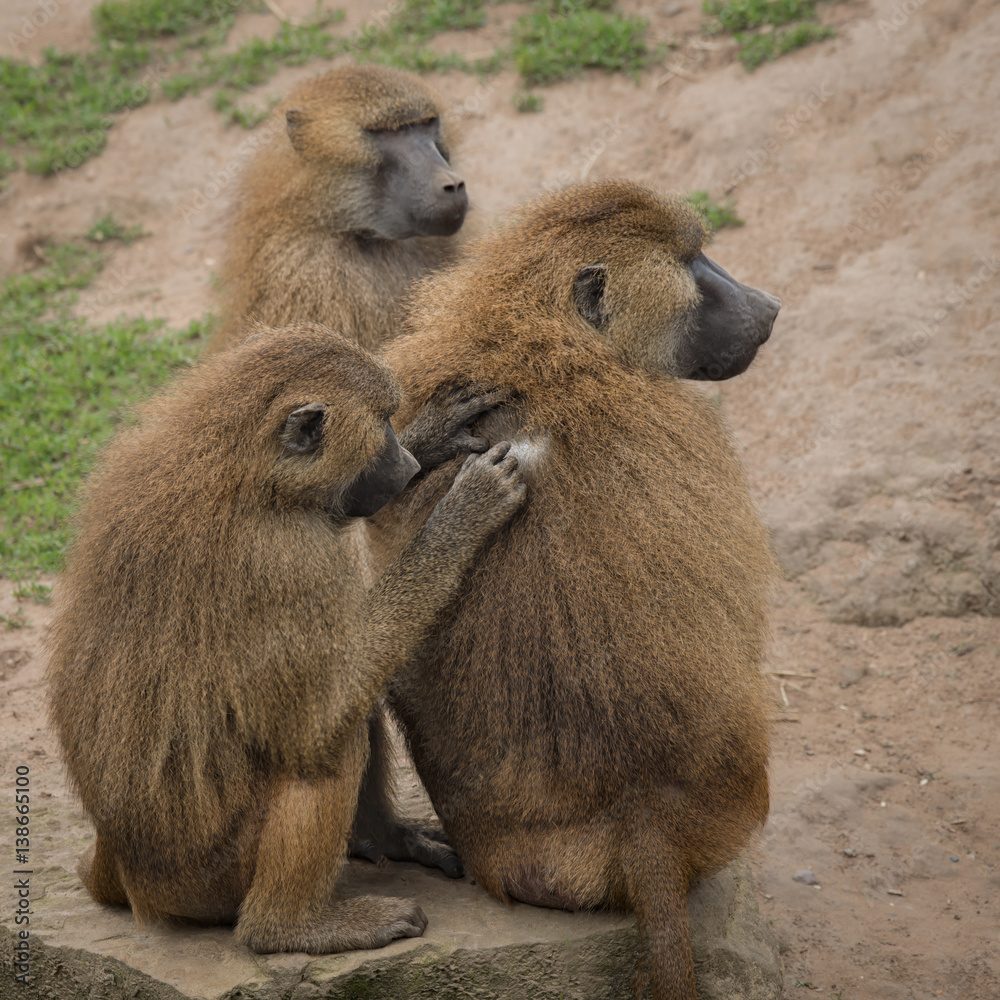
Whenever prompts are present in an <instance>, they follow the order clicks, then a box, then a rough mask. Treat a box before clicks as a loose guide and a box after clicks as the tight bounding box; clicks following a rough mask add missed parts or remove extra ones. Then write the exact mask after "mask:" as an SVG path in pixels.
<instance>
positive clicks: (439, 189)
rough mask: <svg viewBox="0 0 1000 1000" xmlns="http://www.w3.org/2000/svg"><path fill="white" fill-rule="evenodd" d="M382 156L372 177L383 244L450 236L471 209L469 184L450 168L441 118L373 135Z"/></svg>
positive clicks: (379, 232) (374, 221)
mask: <svg viewBox="0 0 1000 1000" xmlns="http://www.w3.org/2000/svg"><path fill="white" fill-rule="evenodd" d="M368 136H369V138H370V141H371V142H372V143H373V144H374V146H375V147H376V149H377V150H378V153H379V165H378V167H377V169H376V173H375V177H374V181H373V184H374V187H375V195H376V197H375V205H376V213H375V218H374V220H373V223H374V229H375V231H376V233H377V234H378V235H379V236H381V237H383V238H384V239H392V240H404V239H408V238H409V237H411V236H451V235H453V234H454V233H457V232H458V230H459V229H461V228H462V223H463V222H464V221H465V213H466V211H467V210H468V207H469V196H468V194H467V193H466V190H465V181H464V180H462V178H461V177H460V176H459V175H458V174H457V173H456V172H455V171H454V170H452V168H451V164H450V163H449V162H448V149H447V147H446V146H445V144H444V142H443V140H442V137H441V122H440V119H438V118H431V119H429V120H426V121H419V122H412V123H409V124H406V125H401V126H400V127H399V128H396V129H384V130H380V131H373V132H369V133H368Z"/></svg>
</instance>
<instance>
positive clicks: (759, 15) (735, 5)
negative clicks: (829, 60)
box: [702, 0, 836, 70]
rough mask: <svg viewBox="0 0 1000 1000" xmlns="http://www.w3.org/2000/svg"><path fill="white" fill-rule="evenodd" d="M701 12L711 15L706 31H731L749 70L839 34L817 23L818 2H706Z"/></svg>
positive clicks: (801, 0) (747, 0)
mask: <svg viewBox="0 0 1000 1000" xmlns="http://www.w3.org/2000/svg"><path fill="white" fill-rule="evenodd" d="M702 9H703V10H704V11H705V13H706V14H710V15H712V20H711V21H709V22H708V23H707V24H706V25H705V31H707V32H708V33H709V34H719V33H720V32H723V31H731V32H732V33H733V37H734V38H735V39H736V41H737V42H738V43H739V51H740V62H742V63H743V65H744V66H746V68H747V69H750V70H752V69H756V68H757V67H758V66H759V65H760V64H761V63H762V62H767V61H770V60H772V59H777V58H778V56H781V55H784V54H785V53H786V52H792V51H794V50H795V49H800V48H802V46H804V45H810V44H812V43H813V42H819V41H822V40H823V39H824V38H832V37H833V36H834V35H836V32H835V31H834V30H833V28H829V27H827V26H826V25H825V24H820V23H819V21H817V20H816V0H704V3H703V4H702Z"/></svg>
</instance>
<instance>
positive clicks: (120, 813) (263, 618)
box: [49, 325, 524, 952]
mask: <svg viewBox="0 0 1000 1000" xmlns="http://www.w3.org/2000/svg"><path fill="white" fill-rule="evenodd" d="M264 332H265V333H266V335H265V336H262V337H257V338H251V339H250V340H249V341H247V342H246V343H244V344H242V345H241V346H240V347H237V348H235V349H233V350H232V351H229V352H226V353H224V354H219V355H216V356H214V357H212V358H210V359H209V360H208V361H207V362H206V363H204V364H203V365H201V366H199V367H197V368H196V369H194V370H192V371H191V372H189V373H187V374H185V375H183V376H181V377H180V378H178V379H177V380H176V382H175V383H174V384H173V385H172V386H171V387H170V388H169V389H168V390H165V391H164V392H163V393H161V394H160V395H159V396H157V397H156V398H155V399H154V400H153V401H152V402H151V403H150V404H149V405H148V406H147V407H146V408H145V410H144V411H143V413H142V417H141V421H140V423H139V424H138V425H137V426H136V427H134V428H133V429H131V430H129V431H127V432H126V433H124V434H123V435H122V436H121V437H120V438H119V439H118V440H117V441H116V442H114V443H113V444H112V445H111V446H110V447H109V449H108V450H107V452H106V454H105V455H104V458H103V462H102V464H101V466H100V468H99V470H98V471H97V472H96V473H95V475H94V476H93V478H92V480H91V482H90V484H89V487H88V489H87V493H86V505H85V507H84V508H83V511H82V514H81V518H80V524H79V533H78V538H77V541H76V542H75V544H74V546H73V548H72V551H71V554H70V557H69V561H68V567H67V570H66V573H65V575H64V577H63V579H62V581H61V583H60V586H59V589H58V595H57V598H58V609H57V614H56V618H55V623H54V626H53V628H52V631H51V634H50V637H49V645H50V651H51V658H50V668H49V670H50V674H49V676H50V683H51V713H52V719H53V721H54V723H55V727H56V729H57V731H58V734H59V737H60V740H61V742H62V746H63V750H64V754H65V760H66V765H67V768H68V770H69V774H70V776H71V778H72V780H73V783H74V785H75V786H76V788H77V790H78V791H79V794H80V797H81V799H82V801H83V805H84V808H85V809H86V811H87V812H88V813H89V815H90V816H91V818H92V819H93V821H94V824H95V826H96V829H97V842H96V846H95V850H94V853H93V855H92V857H91V858H89V859H86V860H85V861H84V862H83V863H82V865H81V875H82V876H83V879H84V882H85V884H86V887H87V889H88V890H89V891H90V893H91V895H92V896H93V897H94V898H95V899H96V900H98V901H99V902H103V903H111V904H126V903H127V904H129V905H131V907H132V909H133V911H134V913H135V915H136V918H137V919H139V920H140V921H147V920H152V919H169V918H174V917H176V918H186V919H193V920H197V921H203V922H210V923H228V922H232V921H234V920H237V918H238V923H237V929H236V933H237V938H238V939H239V940H240V941H241V942H243V943H245V944H247V945H249V946H250V947H252V948H254V949H255V950H258V951H285V950H290V951H308V952H326V951H337V950H344V949H349V948H362V947H375V946H378V945H382V944H385V943H387V942H388V941H390V940H392V939H393V938H395V937H399V936H401V935H413V934H419V933H420V932H421V931H422V929H423V926H424V924H425V922H426V921H425V919H424V917H423V915H422V913H421V912H420V909H419V907H417V906H416V904H415V903H414V902H413V901H412V900H400V899H388V898H381V897H357V898H352V899H341V900H337V899H336V898H335V896H334V881H335V879H336V877H337V874H338V871H339V869H340V866H341V862H342V859H343V856H344V852H345V846H346V842H347V838H348V835H349V831H350V829H351V825H352V821H353V819H354V814H355V806H356V801H357V794H358V786H359V783H360V781H361V778H362V774H363V772H364V769H365V765H366V762H367V758H368V738H367V722H366V720H367V717H368V715H369V713H370V712H371V710H372V707H373V705H374V703H375V700H376V698H377V697H378V695H379V693H380V691H381V690H382V688H383V686H384V684H385V681H386V679H387V678H388V676H389V675H390V674H391V673H393V672H394V671H395V670H396V669H398V668H399V666H400V665H401V664H402V663H403V662H405V661H406V660H407V658H408V657H409V656H410V655H412V650H413V647H414V646H415V645H416V644H417V643H418V642H419V641H421V639H422V638H423V636H424V634H425V632H426V629H427V628H428V627H429V626H430V624H431V623H432V621H433V620H434V616H435V614H436V613H437V612H438V611H439V609H440V608H441V607H442V606H443V605H444V604H445V603H446V602H447V601H448V600H449V599H450V598H451V597H452V595H453V594H454V593H455V592H456V591H457V589H458V586H459V584H460V580H461V578H462V576H463V574H464V572H465V570H466V569H467V568H468V566H469V564H470V563H471V561H472V558H473V556H474V554H475V553H476V551H477V550H478V548H479V547H480V545H481V543H482V542H483V541H484V540H485V538H486V537H487V535H488V534H489V533H491V532H492V531H493V530H495V528H496V527H498V526H499V525H501V524H503V523H505V522H506V520H508V519H509V517H510V516H511V514H512V513H513V512H514V510H516V508H517V507H518V506H519V505H520V503H521V502H522V501H523V489H524V487H523V485H522V486H519V485H518V483H517V474H516V471H512V466H513V465H514V464H515V463H514V460H513V459H509V458H508V459H504V460H503V461H502V462H499V464H494V461H493V458H491V455H486V456H475V457H474V458H473V459H470V462H469V464H468V465H467V466H466V467H465V468H464V469H463V471H462V472H461V473H460V475H459V477H458V478H457V479H456V481H455V482H456V485H455V488H454V489H453V490H452V491H451V492H450V493H449V494H448V495H447V497H446V498H445V500H444V501H443V502H442V504H441V505H440V507H439V508H438V509H437V510H436V512H435V514H434V515H433V516H432V517H431V519H430V520H429V521H428V523H427V526H426V527H425V529H424V530H423V531H422V532H421V534H420V536H419V537H417V538H415V539H414V542H413V543H412V544H410V545H409V546H408V547H406V549H405V550H404V551H402V552H401V554H400V556H399V558H398V559H397V560H396V561H395V562H394V563H391V564H390V565H389V566H388V567H387V568H386V569H385V570H384V571H383V572H382V573H381V575H379V576H378V578H377V580H375V582H374V584H373V583H372V577H373V567H372V565H371V558H370V554H369V546H368V536H367V524H366V521H365V520H364V519H363V518H347V517H344V516H343V515H342V513H341V511H342V510H343V497H344V496H345V494H346V491H347V489H348V488H349V487H350V486H351V485H352V483H354V482H355V481H357V480H358V478H359V474H361V473H362V471H363V470H366V468H369V467H371V464H372V462H373V460H375V459H376V458H377V457H378V456H379V454H380V453H381V452H382V451H383V449H385V447H386V440H387V432H386V426H387V425H386V421H387V420H388V418H389V416H390V415H391V414H392V413H393V412H394V410H395V408H396V406H397V405H398V402H399V390H398V387H397V386H396V383H395V382H394V380H393V379H392V376H391V375H390V373H389V372H388V370H387V369H386V368H385V367H384V365H382V364H381V363H379V362H376V361H375V360H374V359H372V358H371V357H370V356H369V355H367V354H366V352H365V351H363V350H362V349H361V348H360V347H358V346H357V345H356V344H354V343H352V342H349V341H347V340H345V339H344V338H342V337H340V336H339V335H337V334H334V333H331V332H330V331H328V330H325V329H322V328H319V327H314V326H310V325H301V326H298V327H294V328H292V329H290V330H287V331H277V332H273V331H264ZM311 404H315V405H311ZM323 406H325V408H326V409H325V411H323V416H322V419H321V421H320V422H319V423H318V424H317V425H316V426H318V427H320V428H321V434H322V436H321V437H320V436H319V433H318V432H317V431H316V430H315V428H314V430H313V434H314V437H313V439H312V444H313V445H315V448H314V450H312V451H309V453H305V451H304V450H303V449H301V448H298V446H297V443H296V442H295V441H292V442H291V443H290V438H289V434H290V431H289V427H290V426H291V424H290V422H289V421H290V420H291V418H290V417H289V414H291V415H292V417H294V416H295V413H296V412H298V413H301V412H305V411H303V410H301V409H300V408H302V407H305V408H306V411H312V410H318V408H319V407H323ZM317 442H318V443H317ZM293 445H295V446H294V447H293ZM496 451H497V449H494V452H496ZM414 465H415V463H414Z"/></svg>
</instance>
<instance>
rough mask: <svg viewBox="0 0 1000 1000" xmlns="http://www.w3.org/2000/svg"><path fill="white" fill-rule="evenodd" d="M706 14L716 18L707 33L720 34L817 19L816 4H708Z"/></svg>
mask: <svg viewBox="0 0 1000 1000" xmlns="http://www.w3.org/2000/svg"><path fill="white" fill-rule="evenodd" d="M702 10H704V12H705V13H706V14H710V15H712V16H713V17H714V20H713V21H710V22H709V23H708V24H707V25H706V26H705V28H706V30H707V31H708V32H709V33H710V34H718V33H720V32H723V31H748V30H749V29H751V28H760V27H763V26H764V25H765V24H770V25H774V26H775V27H778V26H779V25H782V24H788V23H790V22H791V21H803V20H806V19H807V18H812V17H815V14H816V0H705V2H704V3H703V4H702Z"/></svg>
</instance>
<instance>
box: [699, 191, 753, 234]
mask: <svg viewBox="0 0 1000 1000" xmlns="http://www.w3.org/2000/svg"><path fill="white" fill-rule="evenodd" d="M687 202H688V204H689V205H691V207H692V208H694V209H695V211H697V212H698V213H699V215H701V217H702V218H703V219H704V220H705V225H706V226H707V227H708V231H709V236H711V235H713V234H714V233H717V232H718V231H719V230H720V229H724V228H725V227H726V226H743V225H745V224H746V223H745V220H743V219H741V218H740V217H739V216H738V215H737V214H736V203H735V202H734V201H733V200H732V199H731V198H726V199H725V200H723V201H721V202H718V201H713V200H712V199H711V198H709V196H708V192H707V191H692V192H691V193H690V194H689V195H688V196H687Z"/></svg>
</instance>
